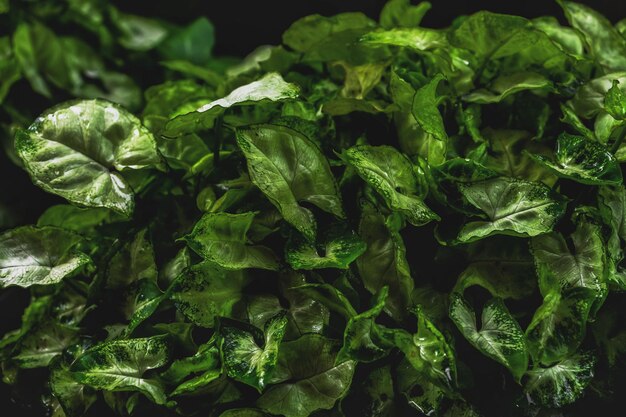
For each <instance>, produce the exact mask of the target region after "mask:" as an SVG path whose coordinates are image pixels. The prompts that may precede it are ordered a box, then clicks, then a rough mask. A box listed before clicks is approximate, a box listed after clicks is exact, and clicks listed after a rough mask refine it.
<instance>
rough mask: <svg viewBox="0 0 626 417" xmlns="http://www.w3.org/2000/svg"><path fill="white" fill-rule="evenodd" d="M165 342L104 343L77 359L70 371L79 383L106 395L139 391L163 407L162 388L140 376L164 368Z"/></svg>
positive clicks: (129, 341)
mask: <svg viewBox="0 0 626 417" xmlns="http://www.w3.org/2000/svg"><path fill="white" fill-rule="evenodd" d="M168 357H169V347H168V344H167V340H166V338H164V337H161V336H155V337H150V338H144V339H128V340H115V341H112V342H104V343H102V344H99V345H97V346H95V347H93V348H91V349H88V350H87V351H86V352H85V353H84V354H82V355H81V356H79V357H78V358H77V359H76V361H75V362H74V363H73V364H72V366H71V367H70V371H71V372H72V374H73V377H74V378H75V379H76V380H77V381H78V382H80V383H82V384H85V385H88V386H91V387H93V388H96V389H101V390H106V391H139V392H141V393H143V394H145V395H146V396H147V397H148V398H150V399H151V400H152V401H154V402H155V403H157V404H165V403H166V397H165V393H164V392H163V388H162V387H161V385H160V384H159V382H158V381H157V380H156V379H150V378H144V377H143V374H144V373H145V372H146V371H148V370H150V369H155V368H159V367H161V366H163V365H165V364H166V363H167V361H168Z"/></svg>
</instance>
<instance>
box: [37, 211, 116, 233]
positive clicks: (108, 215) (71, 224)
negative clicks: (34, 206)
mask: <svg viewBox="0 0 626 417" xmlns="http://www.w3.org/2000/svg"><path fill="white" fill-rule="evenodd" d="M119 217H120V219H123V218H122V217H121V216H119ZM115 218H116V215H115V214H114V212H112V211H111V210H108V209H105V208H80V207H76V206H72V205H70V204H57V205H55V206H51V207H49V208H48V209H46V211H44V212H43V214H42V215H41V216H39V219H38V220H37V226H38V227H43V226H55V227H60V228H62V229H66V230H72V231H75V232H78V233H82V234H90V233H93V231H94V229H95V228H96V227H97V226H99V225H101V224H102V223H107V222H109V221H111V220H113V219H115Z"/></svg>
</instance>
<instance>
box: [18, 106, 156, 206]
mask: <svg viewBox="0 0 626 417" xmlns="http://www.w3.org/2000/svg"><path fill="white" fill-rule="evenodd" d="M15 148H16V151H17V153H18V155H19V156H20V158H21V159H22V161H23V162H24V166H25V168H26V170H27V171H28V173H29V174H30V175H31V178H32V180H33V182H34V183H35V184H37V185H38V186H40V187H41V188H43V189H44V190H46V191H48V192H51V193H54V194H57V195H59V196H61V197H64V198H66V199H67V200H69V201H70V202H72V203H76V204H79V205H83V206H87V207H106V208H110V209H112V210H114V211H117V212H119V213H121V214H124V215H126V216H130V215H131V214H132V212H133V208H134V201H133V192H132V190H131V188H130V186H129V185H128V183H127V182H126V180H125V179H124V178H123V177H122V175H121V173H120V172H118V171H122V170H126V169H131V170H136V169H141V168H150V167H160V166H161V159H160V157H159V154H158V152H157V148H156V142H155V141H154V137H153V136H152V134H151V133H150V132H149V131H148V130H147V129H146V128H145V127H143V126H142V125H141V122H140V121H139V119H137V118H136V117H135V116H133V115H132V114H130V113H129V112H128V111H126V110H124V109H123V108H121V107H119V106H118V105H116V104H113V103H110V102H107V101H104V100H83V101H73V102H68V103H64V104H61V105H59V106H57V107H54V108H53V109H51V110H49V111H48V112H46V113H44V114H42V115H41V116H40V117H39V118H38V119H37V120H36V121H35V123H33V124H32V125H31V126H30V127H29V128H28V130H26V131H19V132H18V134H17V137H16V144H15Z"/></svg>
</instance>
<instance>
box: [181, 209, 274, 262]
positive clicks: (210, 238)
mask: <svg viewBox="0 0 626 417" xmlns="http://www.w3.org/2000/svg"><path fill="white" fill-rule="evenodd" d="M255 215H256V213H254V212H248V213H241V214H229V213H205V214H204V215H203V216H202V217H201V218H200V220H199V221H198V222H197V223H196V225H195V226H194V228H193V230H192V232H191V233H190V234H188V235H187V236H185V237H184V240H185V241H186V242H187V244H188V245H189V247H190V248H191V249H193V250H194V251H195V252H197V253H198V254H199V255H200V256H202V257H203V258H204V259H206V260H207V261H210V262H213V263H215V264H217V265H219V266H221V267H222V268H226V269H244V268H260V269H270V270H276V269H278V261H277V259H276V255H274V253H273V252H272V250H271V249H269V248H267V247H265V246H255V245H247V244H246V243H247V241H248V239H247V237H246V234H247V233H248V230H249V229H250V226H251V225H252V221H253V220H254V216H255Z"/></svg>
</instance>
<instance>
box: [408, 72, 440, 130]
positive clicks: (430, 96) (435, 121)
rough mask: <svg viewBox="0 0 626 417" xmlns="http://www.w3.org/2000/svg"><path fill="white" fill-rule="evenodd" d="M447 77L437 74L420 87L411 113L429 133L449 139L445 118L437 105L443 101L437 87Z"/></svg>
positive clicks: (414, 98)
mask: <svg viewBox="0 0 626 417" xmlns="http://www.w3.org/2000/svg"><path fill="white" fill-rule="evenodd" d="M444 78H445V77H444V76H443V75H441V74H437V75H435V76H434V77H433V79H432V80H430V81H429V82H428V83H427V84H426V85H424V86H423V87H421V88H418V89H417V91H416V92H415V96H413V106H412V109H411V113H412V114H413V117H415V120H417V123H418V124H419V125H420V126H421V127H422V129H424V130H425V131H426V132H427V133H429V134H431V135H433V136H434V137H435V138H436V139H439V140H443V141H445V140H447V139H448V134H447V133H446V128H445V126H444V124H443V118H442V117H441V113H440V112H439V109H438V108H437V106H438V105H439V103H440V102H441V101H442V97H441V96H437V87H438V86H439V83H440V82H441V81H442V80H443V79H444Z"/></svg>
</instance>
